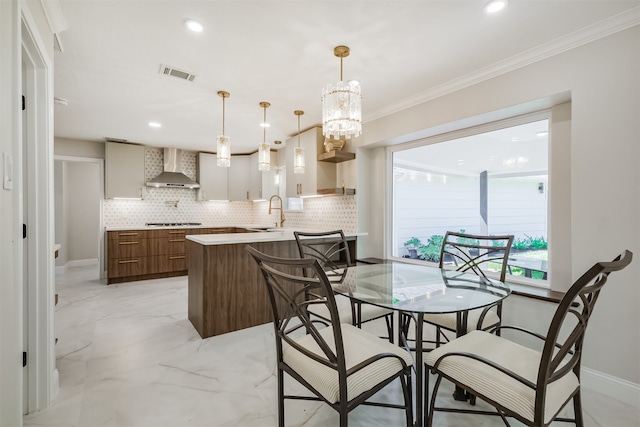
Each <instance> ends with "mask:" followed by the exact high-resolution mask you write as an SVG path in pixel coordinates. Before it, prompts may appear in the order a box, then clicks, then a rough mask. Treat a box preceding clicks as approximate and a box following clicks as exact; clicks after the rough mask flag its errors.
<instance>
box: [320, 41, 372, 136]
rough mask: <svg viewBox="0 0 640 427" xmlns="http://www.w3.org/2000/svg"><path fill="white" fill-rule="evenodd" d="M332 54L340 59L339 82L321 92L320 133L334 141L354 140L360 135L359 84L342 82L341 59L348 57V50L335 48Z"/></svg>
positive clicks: (360, 105)
mask: <svg viewBox="0 0 640 427" xmlns="http://www.w3.org/2000/svg"><path fill="white" fill-rule="evenodd" d="M333 53H334V55H335V56H337V57H338V58H340V81H338V82H337V83H329V84H328V85H327V87H326V88H324V89H323V90H322V133H323V134H324V135H325V136H326V137H333V138H335V139H340V138H341V137H344V138H347V139H349V138H355V137H357V136H359V135H360V134H361V133H362V94H361V91H360V83H359V82H357V81H350V82H345V81H343V80H342V59H343V58H346V57H347V56H349V48H348V47H347V46H337V47H336V48H335V49H334V50H333Z"/></svg>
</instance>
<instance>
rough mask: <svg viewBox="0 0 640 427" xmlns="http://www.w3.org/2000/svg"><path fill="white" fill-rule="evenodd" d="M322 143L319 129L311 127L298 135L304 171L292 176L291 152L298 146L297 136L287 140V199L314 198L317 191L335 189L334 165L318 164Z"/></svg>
mask: <svg viewBox="0 0 640 427" xmlns="http://www.w3.org/2000/svg"><path fill="white" fill-rule="evenodd" d="M323 143H324V137H323V136H322V128H321V127H313V128H311V129H309V130H306V131H304V132H302V133H301V134H300V146H301V147H303V148H304V156H305V159H304V160H305V161H304V163H305V171H304V173H303V174H294V173H293V154H294V153H293V150H294V149H295V148H296V147H297V146H298V136H297V135H296V136H294V137H292V138H289V139H287V146H286V147H285V152H286V153H285V156H286V168H287V169H286V170H287V177H286V179H287V190H286V195H287V197H304V196H315V195H317V194H318V189H324V188H335V187H336V164H335V163H331V162H318V155H319V154H321V153H322V152H323Z"/></svg>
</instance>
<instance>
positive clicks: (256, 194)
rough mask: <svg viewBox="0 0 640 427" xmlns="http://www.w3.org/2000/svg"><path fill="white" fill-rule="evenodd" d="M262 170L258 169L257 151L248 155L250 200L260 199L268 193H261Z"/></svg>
mask: <svg viewBox="0 0 640 427" xmlns="http://www.w3.org/2000/svg"><path fill="white" fill-rule="evenodd" d="M264 173H269V172H262V171H259V170H258V153H253V154H252V155H251V156H249V198H250V199H251V200H261V199H264V198H265V197H269V196H268V195H263V194H262V174H264Z"/></svg>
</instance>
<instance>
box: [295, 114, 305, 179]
mask: <svg viewBox="0 0 640 427" xmlns="http://www.w3.org/2000/svg"><path fill="white" fill-rule="evenodd" d="M293 114H295V115H296V116H298V146H297V147H296V148H294V150H293V173H295V174H303V173H304V148H302V147H300V116H301V115H303V114H304V111H301V110H296V111H294V112H293Z"/></svg>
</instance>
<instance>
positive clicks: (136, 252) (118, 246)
mask: <svg viewBox="0 0 640 427" xmlns="http://www.w3.org/2000/svg"><path fill="white" fill-rule="evenodd" d="M149 242H150V239H140V238H138V239H133V238H132V239H130V240H129V239H110V240H108V241H107V255H108V257H109V259H112V258H136V257H141V256H146V255H147V254H148V252H149Z"/></svg>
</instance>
